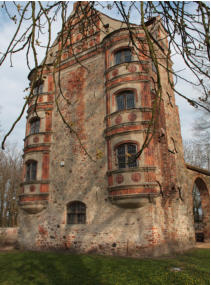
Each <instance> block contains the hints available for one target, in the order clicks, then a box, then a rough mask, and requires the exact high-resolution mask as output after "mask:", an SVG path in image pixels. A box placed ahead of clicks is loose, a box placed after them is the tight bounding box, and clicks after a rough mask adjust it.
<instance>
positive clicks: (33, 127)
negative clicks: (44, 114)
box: [30, 118, 40, 134]
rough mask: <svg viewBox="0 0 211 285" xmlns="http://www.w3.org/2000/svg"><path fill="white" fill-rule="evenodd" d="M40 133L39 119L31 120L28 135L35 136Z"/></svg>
mask: <svg viewBox="0 0 211 285" xmlns="http://www.w3.org/2000/svg"><path fill="white" fill-rule="evenodd" d="M39 131H40V118H33V119H32V120H31V121H30V134H37V133H39Z"/></svg>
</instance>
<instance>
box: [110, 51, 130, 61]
mask: <svg viewBox="0 0 211 285" xmlns="http://www.w3.org/2000/svg"><path fill="white" fill-rule="evenodd" d="M114 58H115V64H120V63H123V62H131V61H132V53H131V50H130V49H121V50H119V51H117V52H116V53H115V55H114Z"/></svg>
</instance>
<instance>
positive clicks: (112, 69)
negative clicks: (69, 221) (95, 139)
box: [104, 31, 159, 208]
mask: <svg viewBox="0 0 211 285" xmlns="http://www.w3.org/2000/svg"><path fill="white" fill-rule="evenodd" d="M109 40H110V41H109V43H107V44H105V46H106V52H105V56H106V60H105V61H106V71H105V79H106V100H107V102H106V104H107V115H106V118H105V119H106V129H105V131H104V134H105V138H106V140H107V152H108V172H107V175H108V185H109V186H108V193H109V194H108V195H109V198H110V201H111V202H112V203H113V204H116V205H117V206H120V207H129V208H130V207H141V206H143V205H145V204H147V203H148V202H150V201H152V199H153V197H157V196H158V195H159V187H158V184H157V182H156V174H155V172H156V167H155V165H154V164H152V163H149V164H147V162H148V160H147V159H146V151H144V152H143V153H142V155H141V156H140V157H138V158H137V159H135V154H136V153H137V152H138V151H139V150H140V148H141V147H142V144H143V142H144V139H145V136H146V132H147V129H148V126H149V123H150V120H151V114H152V102H151V91H150V77H149V62H148V61H147V60H143V59H140V57H139V56H138V53H137V52H136V51H135V50H134V49H133V48H132V47H128V35H126V34H125V31H123V32H122V31H119V32H118V33H115V34H113V35H112V36H111V39H109ZM111 43H112V44H111ZM126 47H127V49H126ZM121 51H122V52H121ZM118 146H119V147H118ZM133 148H134V149H136V151H135V152H134V151H133V150H132V149H133ZM121 152H122V153H121ZM132 158H133V159H134V163H133V162H132V163H131V162H130V161H131V159H132ZM121 161H122V162H121ZM151 162H153V160H151Z"/></svg>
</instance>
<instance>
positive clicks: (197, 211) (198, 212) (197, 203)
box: [193, 183, 203, 223]
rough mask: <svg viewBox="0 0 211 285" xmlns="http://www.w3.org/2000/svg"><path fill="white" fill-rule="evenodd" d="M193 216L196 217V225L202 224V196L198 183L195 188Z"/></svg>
mask: <svg viewBox="0 0 211 285" xmlns="http://www.w3.org/2000/svg"><path fill="white" fill-rule="evenodd" d="M193 215H194V223H201V222H202V220H203V211H202V206H201V196H200V192H199V189H198V187H197V185H196V183H194V186H193Z"/></svg>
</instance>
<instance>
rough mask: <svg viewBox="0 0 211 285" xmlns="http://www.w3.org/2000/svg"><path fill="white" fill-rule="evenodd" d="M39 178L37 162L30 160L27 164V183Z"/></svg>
mask: <svg viewBox="0 0 211 285" xmlns="http://www.w3.org/2000/svg"><path fill="white" fill-rule="evenodd" d="M36 177H37V161H35V160H29V161H27V162H26V181H32V180H36Z"/></svg>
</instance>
